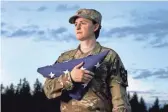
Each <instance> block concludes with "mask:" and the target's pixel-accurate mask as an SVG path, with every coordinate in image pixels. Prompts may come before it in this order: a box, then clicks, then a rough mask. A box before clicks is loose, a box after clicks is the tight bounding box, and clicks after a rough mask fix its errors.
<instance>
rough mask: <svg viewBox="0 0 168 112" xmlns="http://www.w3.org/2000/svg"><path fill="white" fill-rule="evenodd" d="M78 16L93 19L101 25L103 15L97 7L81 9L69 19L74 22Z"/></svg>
mask: <svg viewBox="0 0 168 112" xmlns="http://www.w3.org/2000/svg"><path fill="white" fill-rule="evenodd" d="M78 17H82V18H86V19H90V20H93V21H95V22H97V23H98V24H100V25H101V20H102V15H101V14H100V12H98V11H97V10H95V9H80V10H78V11H77V12H76V14H75V15H74V16H72V17H71V18H70V19H69V22H70V23H71V24H74V23H75V20H76V19H77V18H78Z"/></svg>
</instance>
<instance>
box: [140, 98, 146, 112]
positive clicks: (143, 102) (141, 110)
mask: <svg viewBox="0 0 168 112" xmlns="http://www.w3.org/2000/svg"><path fill="white" fill-rule="evenodd" d="M140 112H147V108H146V104H145V101H144V99H143V98H142V97H141V99H140Z"/></svg>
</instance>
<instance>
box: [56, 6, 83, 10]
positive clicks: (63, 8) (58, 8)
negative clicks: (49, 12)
mask: <svg viewBox="0 0 168 112" xmlns="http://www.w3.org/2000/svg"><path fill="white" fill-rule="evenodd" d="M79 8H80V7H79V6H78V5H67V4H61V5H58V6H57V7H56V11H71V10H78V9H79Z"/></svg>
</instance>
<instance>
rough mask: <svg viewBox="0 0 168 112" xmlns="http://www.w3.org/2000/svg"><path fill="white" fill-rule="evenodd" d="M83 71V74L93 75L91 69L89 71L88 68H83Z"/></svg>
mask: <svg viewBox="0 0 168 112" xmlns="http://www.w3.org/2000/svg"><path fill="white" fill-rule="evenodd" d="M84 73H85V74H88V75H90V76H92V77H93V76H94V73H93V72H91V71H89V70H84Z"/></svg>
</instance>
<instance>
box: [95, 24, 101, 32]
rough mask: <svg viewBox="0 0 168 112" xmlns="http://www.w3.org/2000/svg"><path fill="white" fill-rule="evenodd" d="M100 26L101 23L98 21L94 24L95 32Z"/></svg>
mask: <svg viewBox="0 0 168 112" xmlns="http://www.w3.org/2000/svg"><path fill="white" fill-rule="evenodd" d="M99 26H100V25H99V24H98V23H96V24H94V32H95V31H97V30H98V29H99Z"/></svg>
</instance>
